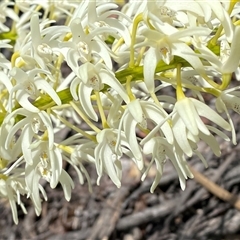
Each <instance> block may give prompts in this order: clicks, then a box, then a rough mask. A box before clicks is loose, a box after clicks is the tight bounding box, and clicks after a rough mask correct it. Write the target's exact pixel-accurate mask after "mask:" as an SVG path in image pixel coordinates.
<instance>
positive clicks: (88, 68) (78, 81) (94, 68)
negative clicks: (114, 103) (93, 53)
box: [70, 62, 129, 121]
mask: <svg viewBox="0 0 240 240" xmlns="http://www.w3.org/2000/svg"><path fill="white" fill-rule="evenodd" d="M104 84H106V85H108V86H109V87H111V88H112V89H114V91H116V92H117V93H118V94H119V95H120V96H121V98H122V99H123V100H124V101H125V102H129V98H128V95H127V93H126V90H125V89H124V88H123V86H122V85H121V84H120V82H119V81H118V79H117V78H116V77H115V76H114V74H113V73H112V72H111V71H109V70H108V69H107V68H106V67H105V65H104V64H101V63H98V64H96V65H94V64H92V63H89V62H86V63H85V64H83V65H81V66H80V67H79V68H78V72H77V78H75V79H74V80H73V81H72V83H71V85H70V91H71V94H72V96H73V98H74V99H75V100H78V99H79V100H80V103H81V105H82V107H83V109H84V111H85V112H86V114H87V115H88V116H89V117H90V118H91V119H93V120H94V121H97V120H98V116H97V114H96V112H95V110H94V108H93V106H92V102H91V94H92V91H93V90H95V91H100V90H102V89H103V87H104ZM77 88H78V93H77V92H76V89H77Z"/></svg>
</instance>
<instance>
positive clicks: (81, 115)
mask: <svg viewBox="0 0 240 240" xmlns="http://www.w3.org/2000/svg"><path fill="white" fill-rule="evenodd" d="M70 105H71V106H72V107H73V109H74V110H75V111H76V112H77V113H78V114H79V116H80V117H81V118H82V119H83V120H84V121H85V123H86V124H87V125H88V126H89V127H90V128H92V129H93V130H94V131H95V132H96V133H99V132H101V130H100V129H99V128H98V127H96V126H95V125H94V124H93V123H92V122H91V121H90V119H89V118H88V117H87V116H86V115H85V114H84V113H83V112H82V111H81V109H80V108H79V107H78V106H77V105H76V103H74V102H73V101H71V102H70Z"/></svg>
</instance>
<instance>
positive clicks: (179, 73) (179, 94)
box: [176, 64, 185, 101]
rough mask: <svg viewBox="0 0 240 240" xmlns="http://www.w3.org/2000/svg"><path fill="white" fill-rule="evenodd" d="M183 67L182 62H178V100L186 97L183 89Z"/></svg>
mask: <svg viewBox="0 0 240 240" xmlns="http://www.w3.org/2000/svg"><path fill="white" fill-rule="evenodd" d="M181 68H182V66H181V64H178V65H177V77H176V80H177V90H176V95H177V100H178V101H179V100H181V99H183V98H185V94H184V92H183V90H182V79H181Z"/></svg>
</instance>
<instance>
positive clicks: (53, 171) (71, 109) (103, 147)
mask: <svg viewBox="0 0 240 240" xmlns="http://www.w3.org/2000/svg"><path fill="white" fill-rule="evenodd" d="M118 4H120V6H119V5H118ZM239 18H240V4H239V1H236V0H235V1H220V0H214V1H207V0H203V1H196V0H195V1H194V0H188V1H186V0H185V1H173V0H165V1H160V0H155V1H147V0H142V1H136V0H132V1H131V0H130V1H128V2H127V3H126V4H123V3H122V2H120V1H115V2H113V1H112V2H111V1H90V0H89V1H88V0H86V1H81V0H79V1H72V0H64V1H52V0H45V1H38V0H33V1H32V0H31V1H30V0H25V1H19V0H16V1H15V2H12V1H10V0H9V1H2V2H1V3H0V48H1V55H0V88H1V90H0V136H1V138H0V196H1V197H3V198H7V199H8V200H9V203H10V206H11V209H12V212H13V219H14V222H15V223H18V217H17V205H20V207H21V208H22V210H23V212H24V213H26V209H25V207H24V204H23V203H22V201H21V198H22V197H27V198H30V199H31V201H32V202H33V205H34V208H35V212H36V214H37V215H39V214H40V213H41V208H42V207H41V201H42V199H45V200H47V194H46V192H45V190H44V186H43V185H42V179H44V180H46V181H45V182H47V183H49V184H50V187H51V188H55V187H56V186H57V184H59V183H60V184H61V186H62V188H63V191H64V195H65V198H66V199H67V200H70V198H71V191H72V188H73V187H74V183H73V180H72V178H71V176H70V175H69V174H68V173H67V171H66V170H64V167H63V161H66V162H67V163H68V164H70V165H71V166H72V167H73V168H74V169H75V171H76V173H77V175H78V177H79V181H80V183H81V184H82V183H83V182H84V180H87V182H88V185H89V190H90V191H91V184H92V180H91V178H90V176H89V174H88V172H87V169H86V163H88V164H93V165H94V166H95V168H96V172H97V175H98V179H97V184H100V180H101V177H102V176H103V174H107V175H108V176H109V177H110V179H111V180H112V181H113V183H114V184H115V185H116V186H117V187H120V186H121V176H122V163H121V159H122V157H123V155H125V156H127V157H128V158H129V159H130V160H129V161H133V162H134V163H135V164H136V166H137V167H138V169H139V170H140V171H141V173H142V178H141V179H142V180H144V179H145V178H146V176H147V175H148V173H149V170H150V169H151V168H152V167H153V165H154V166H155V167H156V176H155V179H154V181H153V184H152V187H151V189H150V191H151V192H153V191H154V189H155V188H156V187H157V185H158V183H159V181H160V179H161V176H162V173H163V168H164V164H165V162H166V161H168V160H170V162H171V163H172V164H173V166H174V168H175V169H176V171H177V174H178V176H179V181H180V185H181V188H182V189H184V188H185V181H186V179H187V178H192V177H193V174H192V173H191V171H190V168H189V166H188V164H187V161H186V160H187V158H189V157H192V156H193V155H197V156H198V157H199V158H200V159H201V160H202V161H203V163H204V165H205V166H207V162H206V161H205V159H204V156H203V155H202V154H201V153H200V151H199V150H198V145H199V143H200V142H204V143H205V144H206V145H208V146H209V148H210V149H211V150H212V151H213V153H214V154H215V155H216V156H220V154H221V151H220V147H219V143H218V142H217V140H216V137H221V138H223V139H224V140H226V141H230V139H229V137H228V136H227V134H225V133H224V132H225V131H230V132H231V135H232V143H233V144H237V142H236V133H235V129H234V125H233V121H232V119H231V113H232V112H231V110H233V111H235V112H237V113H240V98H239V96H240V91H238V90H239V88H240V86H239V84H237V86H236V87H234V88H233V87H232V88H230V83H231V82H232V79H233V78H232V75H233V73H234V74H235V78H236V79H239V60H240V45H239V39H240V27H239V24H240V19H239ZM167 92H169V94H167ZM173 92H175V95H173V94H170V93H173ZM206 96H211V99H213V100H214V101H215V107H210V106H208V104H207V103H206V102H205V101H206V99H205V97H206ZM210 124H211V125H210ZM82 126H84V128H83V127H82ZM86 126H87V127H86ZM66 127H68V128H69V129H71V130H72V131H74V132H75V134H74V135H72V136H70V137H69V138H67V139H64V140H63V141H62V140H60V141H57V138H56V135H57V134H58V133H59V132H60V131H61V130H62V129H64V128H66ZM223 130H224V132H223Z"/></svg>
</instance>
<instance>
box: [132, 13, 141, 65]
mask: <svg viewBox="0 0 240 240" xmlns="http://www.w3.org/2000/svg"><path fill="white" fill-rule="evenodd" d="M142 20H143V14H142V13H140V14H138V15H137V17H136V18H135V19H134V22H133V28H132V39H131V46H130V61H129V67H130V68H134V60H135V58H134V45H135V42H136V35H137V30H138V24H139V23H140V22H141V21H142Z"/></svg>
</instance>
